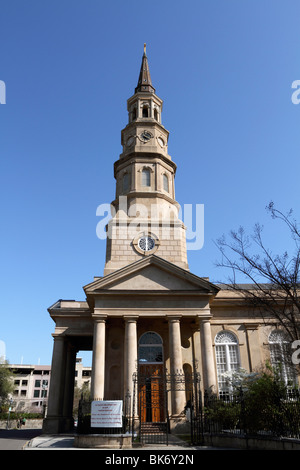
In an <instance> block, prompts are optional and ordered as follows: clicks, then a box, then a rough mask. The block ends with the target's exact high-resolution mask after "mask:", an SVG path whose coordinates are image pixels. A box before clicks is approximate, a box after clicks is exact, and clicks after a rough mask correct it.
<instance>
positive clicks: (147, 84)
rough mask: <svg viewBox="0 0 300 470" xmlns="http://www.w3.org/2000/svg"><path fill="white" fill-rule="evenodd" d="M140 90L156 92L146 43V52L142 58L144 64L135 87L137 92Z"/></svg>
mask: <svg viewBox="0 0 300 470" xmlns="http://www.w3.org/2000/svg"><path fill="white" fill-rule="evenodd" d="M139 91H140V92H149V93H155V88H154V87H153V86H152V82H151V76H150V70H149V65H148V58H147V54H146V44H144V54H143V58H142V65H141V70H140V75H139V80H138V84H137V87H136V89H135V93H138V92H139Z"/></svg>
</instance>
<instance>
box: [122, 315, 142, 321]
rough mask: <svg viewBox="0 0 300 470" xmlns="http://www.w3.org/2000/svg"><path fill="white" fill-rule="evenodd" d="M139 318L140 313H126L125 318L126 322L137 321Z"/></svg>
mask: <svg viewBox="0 0 300 470" xmlns="http://www.w3.org/2000/svg"><path fill="white" fill-rule="evenodd" d="M138 319H139V316H138V315H124V316H123V320H124V321H125V322H130V321H131V322H136V321H137V320H138Z"/></svg>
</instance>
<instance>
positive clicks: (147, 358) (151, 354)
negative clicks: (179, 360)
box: [139, 346, 162, 362]
mask: <svg viewBox="0 0 300 470" xmlns="http://www.w3.org/2000/svg"><path fill="white" fill-rule="evenodd" d="M139 361H140V362H162V347H161V346H140V347H139Z"/></svg>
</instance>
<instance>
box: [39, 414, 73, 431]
mask: <svg viewBox="0 0 300 470" xmlns="http://www.w3.org/2000/svg"><path fill="white" fill-rule="evenodd" d="M73 428H74V419H73V418H65V417H61V416H53V417H47V418H45V419H44V421H43V434H61V433H65V432H70V431H73Z"/></svg>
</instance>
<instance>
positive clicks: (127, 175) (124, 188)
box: [122, 173, 129, 193]
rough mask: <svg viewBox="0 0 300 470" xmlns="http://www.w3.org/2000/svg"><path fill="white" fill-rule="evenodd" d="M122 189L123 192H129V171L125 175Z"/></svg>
mask: <svg viewBox="0 0 300 470" xmlns="http://www.w3.org/2000/svg"><path fill="white" fill-rule="evenodd" d="M122 189H123V193H127V192H128V190H129V173H124V175H123V184H122Z"/></svg>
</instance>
